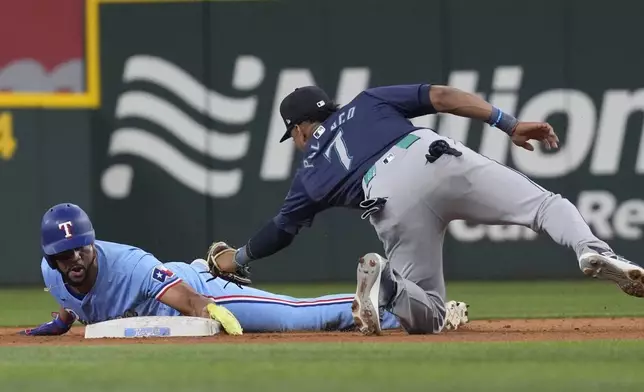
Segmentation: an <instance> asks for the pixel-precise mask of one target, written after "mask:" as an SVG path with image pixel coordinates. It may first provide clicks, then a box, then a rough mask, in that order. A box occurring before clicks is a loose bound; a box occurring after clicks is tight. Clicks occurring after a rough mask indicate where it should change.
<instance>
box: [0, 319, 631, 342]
mask: <svg viewBox="0 0 644 392" xmlns="http://www.w3.org/2000/svg"><path fill="white" fill-rule="evenodd" d="M19 331H20V329H19V328H1V329H0V346H29V345H59V346H60V345H62V346H67V345H69V346H72V345H105V344H196V343H199V344H204V343H212V344H216V343H260V344H261V343H319V342H383V343H396V342H427V343H430V342H452V341H453V342H492V341H497V342H499V341H503V342H511V341H561V340H568V341H573V340H594V339H642V338H644V318H567V319H511V320H476V321H472V322H471V323H469V324H467V325H465V326H463V327H461V328H459V329H458V330H456V331H445V332H443V333H441V334H437V335H408V334H406V333H404V332H402V331H398V330H394V331H386V332H385V333H384V334H383V335H382V336H362V335H361V334H359V333H357V332H288V333H247V334H244V335H243V336H228V335H218V336H212V337H198V338H139V339H131V338H127V339H125V338H124V339H85V338H84V329H83V327H76V326H75V327H74V328H72V330H71V331H70V332H68V333H67V334H65V335H63V336H43V337H33V336H21V335H19V334H18V332H19Z"/></svg>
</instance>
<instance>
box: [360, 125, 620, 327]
mask: <svg viewBox="0 0 644 392" xmlns="http://www.w3.org/2000/svg"><path fill="white" fill-rule="evenodd" d="M437 140H444V141H445V142H447V144H448V145H449V146H450V147H452V148H454V149H456V150H458V151H460V152H461V153H462V155H461V156H453V155H448V154H443V155H442V156H440V157H439V158H438V159H436V160H435V161H434V162H433V163H429V162H428V161H427V159H426V156H425V155H426V154H428V149H429V147H430V144H431V143H432V142H435V141H437ZM362 185H363V189H364V192H365V195H367V198H368V199H369V198H376V197H383V198H387V202H386V204H385V205H384V208H382V210H380V211H378V212H376V213H373V214H372V215H370V216H369V220H370V222H371V224H372V225H373V227H374V228H375V230H376V233H377V234H378V237H379V239H380V241H381V242H382V244H383V247H384V251H385V255H386V258H387V259H388V260H389V268H387V269H386V270H385V271H384V272H383V280H382V282H383V283H382V285H381V286H382V288H381V303H380V304H379V306H381V307H387V308H389V309H390V310H391V312H392V313H394V314H395V315H396V316H398V318H399V319H400V322H401V325H402V326H403V328H404V329H405V330H406V331H407V332H408V333H438V332H440V331H441V330H442V329H443V327H444V323H445V300H446V299H445V281H444V278H443V240H444V237H445V231H446V229H447V225H448V223H449V222H450V221H452V220H459V219H463V220H467V221H469V222H472V223H481V224H499V225H521V226H525V227H529V228H531V229H532V230H534V231H536V232H541V231H545V232H546V233H548V234H549V235H550V237H551V238H552V239H553V240H554V241H555V242H557V243H558V244H561V245H564V246H567V247H570V248H572V249H574V250H575V252H576V253H577V257H579V256H580V255H581V252H582V250H583V248H584V247H585V246H587V245H591V246H599V247H602V248H606V249H610V248H609V246H608V245H607V244H606V243H605V242H603V241H601V240H599V239H598V238H597V237H595V236H594V235H593V233H592V232H591V230H590V228H589V227H588V225H587V224H586V222H585V221H584V219H583V218H582V216H581V215H580V214H579V212H578V211H577V209H576V208H575V206H574V205H573V204H572V203H570V202H569V201H568V200H567V199H565V198H563V197H561V195H558V194H554V193H552V192H549V191H548V190H546V189H544V188H542V187H540V186H539V185H537V184H535V183H534V182H532V181H531V180H529V179H528V178H527V177H525V176H524V175H523V174H520V173H518V172H516V171H514V170H512V169H510V168H508V167H507V166H503V165H501V164H499V163H497V162H495V161H493V160H490V159H488V158H486V157H484V156H482V155H480V154H478V153H477V152H475V151H473V150H471V149H469V148H468V147H466V146H465V145H463V144H462V143H460V142H455V141H453V140H452V139H449V138H447V137H443V136H440V135H438V134H437V133H435V132H434V131H432V130H429V129H421V130H417V131H414V132H412V133H411V134H409V135H407V137H405V138H404V139H403V140H401V141H400V142H399V143H397V145H396V146H394V147H392V148H391V149H390V150H389V151H388V152H386V153H385V154H384V155H383V156H382V157H381V158H380V159H379V160H378V161H377V162H376V163H375V164H374V166H373V167H372V168H371V169H370V170H369V171H368V172H367V174H366V175H365V176H364V178H363V182H362ZM388 280H389V284H387V281H388ZM391 281H393V282H395V285H394V284H391ZM392 287H395V289H392ZM387 290H389V291H391V292H387Z"/></svg>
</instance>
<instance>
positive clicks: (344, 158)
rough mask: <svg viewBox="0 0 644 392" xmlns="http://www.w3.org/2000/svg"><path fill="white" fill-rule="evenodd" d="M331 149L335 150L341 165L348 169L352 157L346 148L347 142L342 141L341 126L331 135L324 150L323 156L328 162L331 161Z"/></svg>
mask: <svg viewBox="0 0 644 392" xmlns="http://www.w3.org/2000/svg"><path fill="white" fill-rule="evenodd" d="M331 150H334V151H335V152H336V154H337V156H338V158H339V159H340V163H342V166H344V168H345V169H346V170H349V168H350V167H351V160H352V159H353V157H351V156H349V150H348V149H347V144H346V143H345V142H344V137H343V131H342V128H338V131H337V132H336V134H335V136H334V137H333V140H331V143H330V144H329V147H327V149H326V151H324V156H325V158H326V159H327V160H328V161H329V162H330V161H331Z"/></svg>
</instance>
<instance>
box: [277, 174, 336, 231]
mask: <svg viewBox="0 0 644 392" xmlns="http://www.w3.org/2000/svg"><path fill="white" fill-rule="evenodd" d="M323 209H324V208H323V204H322V203H321V202H316V201H314V200H312V199H311V198H310V197H309V195H308V193H307V192H306V188H305V187H304V184H302V181H301V179H300V176H299V173H298V174H296V175H295V178H293V182H292V184H291V189H289V192H288V194H287V195H286V198H285V199H284V204H283V205H282V208H281V210H280V212H279V214H277V216H275V218H273V222H275V225H276V226H277V227H278V228H279V229H281V230H284V231H285V232H287V233H290V234H297V233H298V232H299V230H300V228H302V227H304V226H306V227H310V226H311V224H312V223H313V218H314V217H315V215H316V214H317V213H318V212H320V211H322V210H323Z"/></svg>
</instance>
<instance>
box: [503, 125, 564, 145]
mask: <svg viewBox="0 0 644 392" xmlns="http://www.w3.org/2000/svg"><path fill="white" fill-rule="evenodd" d="M529 140H538V141H540V142H542V143H543V145H544V147H545V148H546V150H550V149H552V148H558V147H559V137H557V134H555V131H554V130H553V129H552V126H551V125H550V124H548V123H545V122H519V123H518V124H517V126H516V128H515V129H514V132H513V133H512V143H514V144H516V145H517V146H519V147H523V148H525V149H526V150H528V151H534V147H533V146H532V144H530V143H528V141H529Z"/></svg>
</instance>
